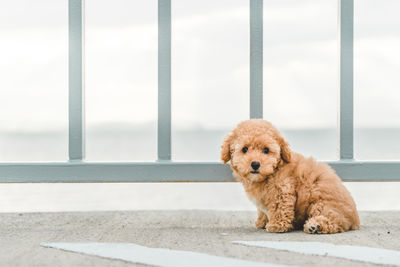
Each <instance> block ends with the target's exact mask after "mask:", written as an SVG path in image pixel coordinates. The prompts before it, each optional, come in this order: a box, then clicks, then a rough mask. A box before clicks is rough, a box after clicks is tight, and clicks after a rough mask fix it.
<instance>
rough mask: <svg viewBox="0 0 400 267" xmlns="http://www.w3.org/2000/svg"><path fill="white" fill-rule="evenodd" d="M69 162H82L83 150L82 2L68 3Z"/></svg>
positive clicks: (75, 0) (74, 0)
mask: <svg viewBox="0 0 400 267" xmlns="http://www.w3.org/2000/svg"><path fill="white" fill-rule="evenodd" d="M68 27H69V30H68V32H69V56H68V58H69V72H68V76H69V77H68V82H69V160H82V159H84V155H85V152H84V150H85V148H84V117H83V114H84V112H83V108H84V88H83V84H84V81H83V39H84V37H83V34H84V24H83V0H69V1H68Z"/></svg>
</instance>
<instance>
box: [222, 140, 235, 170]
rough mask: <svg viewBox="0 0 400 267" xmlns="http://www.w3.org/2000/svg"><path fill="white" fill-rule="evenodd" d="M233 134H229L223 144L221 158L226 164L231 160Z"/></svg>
mask: <svg viewBox="0 0 400 267" xmlns="http://www.w3.org/2000/svg"><path fill="white" fill-rule="evenodd" d="M232 139H233V138H232V134H228V135H227V136H226V137H225V139H224V142H223V143H222V146H221V160H222V162H223V163H224V164H225V163H227V162H228V161H230V160H231V142H232Z"/></svg>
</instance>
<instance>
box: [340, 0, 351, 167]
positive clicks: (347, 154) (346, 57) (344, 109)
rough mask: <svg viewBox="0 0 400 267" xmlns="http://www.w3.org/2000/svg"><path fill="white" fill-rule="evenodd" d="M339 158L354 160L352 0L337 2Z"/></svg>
mask: <svg viewBox="0 0 400 267" xmlns="http://www.w3.org/2000/svg"><path fill="white" fill-rule="evenodd" d="M338 21H339V51H340V52H339V53H340V56H339V76H340V78H339V79H340V82H339V83H340V85H339V86H340V88H339V116H338V119H339V122H338V124H339V157H340V159H341V160H352V159H353V158H354V118H353V117H354V99H353V73H354V69H353V46H354V36H353V28H354V0H339V18H338Z"/></svg>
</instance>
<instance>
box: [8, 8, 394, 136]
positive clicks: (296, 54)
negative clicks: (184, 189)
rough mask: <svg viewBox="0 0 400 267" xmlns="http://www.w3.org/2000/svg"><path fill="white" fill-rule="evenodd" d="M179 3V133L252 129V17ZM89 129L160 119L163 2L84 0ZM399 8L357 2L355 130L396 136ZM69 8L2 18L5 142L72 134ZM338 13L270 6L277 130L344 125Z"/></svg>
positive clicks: (175, 76) (175, 85)
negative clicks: (11, 137) (8, 134)
mask: <svg viewBox="0 0 400 267" xmlns="http://www.w3.org/2000/svg"><path fill="white" fill-rule="evenodd" d="M248 3H249V2H248V1H244V0H235V1H228V0H219V1H211V0H207V1H197V0H190V1H188V0H173V2H172V103H173V110H172V111H173V113H172V114H173V115H172V116H173V118H172V119H173V127H174V128H176V129H195V128H196V127H200V128H204V129H229V128H232V127H233V126H234V125H236V124H237V122H239V121H241V120H244V119H247V118H248V113H249V112H248V110H249V96H248V91H249V7H248ZM85 8H86V14H85V22H86V36H85V38H86V58H85V61H86V81H85V82H86V123H87V127H88V128H90V127H95V126H96V125H97V126H99V125H102V124H103V125H106V124H108V123H120V124H121V125H144V124H152V123H154V122H155V121H156V119H157V117H156V116H157V1H156V0H151V1H129V0H118V1H113V4H112V5H111V4H110V1H108V0H101V1H94V0H86V7H85ZM399 8H400V2H398V1H394V0H385V1H384V4H382V3H381V4H379V5H378V4H377V2H376V1H373V0H368V1H367V0H365V1H357V0H356V1H355V50H354V51H355V61H354V65H355V78H354V88H355V99H356V100H355V105H354V108H355V126H356V127H382V128H385V127H393V128H396V127H397V128H398V127H400V108H399V105H398V103H399V101H400V90H398V87H399V86H400V77H399V75H398V73H399V71H400V53H399V51H398V47H400V31H399V30H398V29H399V28H400V27H399V26H400V18H399V17H398V16H397V14H396V10H398V9H399ZM67 15H68V14H67V1H66V0H58V1H50V0H41V1H35V2H34V3H33V2H32V1H29V0H18V1H8V2H7V3H6V4H4V5H3V8H2V9H1V10H0V33H1V35H2V42H1V43H0V58H1V59H2V60H1V61H0V73H1V79H0V86H1V88H2V89H1V90H0V132H1V131H20V132H29V131H34V132H37V131H50V130H51V131H54V130H65V129H66V128H67V124H68V121H67V119H68V118H67V115H68V106H67V96H68V92H67V90H68V79H67V78H68V77H67V75H68V73H67V72H68V58H67V51H68V47H67V44H68V31H67V22H68V21H67V19H68V17H67ZM337 58H338V54H337V1H336V0H326V1H317V0H304V1H294V0H285V1H278V0H273V1H272V0H268V1H264V117H265V119H267V120H270V121H272V122H273V123H274V124H275V125H276V126H278V127H279V128H285V129H287V128H289V129H302V128H334V127H336V124H337V94H338V93H337V88H338V66H337V64H338V62H337Z"/></svg>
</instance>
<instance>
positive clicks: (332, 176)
mask: <svg viewBox="0 0 400 267" xmlns="http://www.w3.org/2000/svg"><path fill="white" fill-rule="evenodd" d="M221 159H222V161H223V162H224V163H227V162H228V161H230V162H231V164H230V166H231V168H232V170H233V176H234V177H235V178H236V179H237V180H238V181H240V182H241V183H242V184H243V187H244V189H245V190H246V193H247V196H248V197H249V199H250V200H251V201H252V202H254V203H255V205H256V206H257V210H258V218H257V220H256V222H255V225H256V227H257V228H266V229H267V231H268V232H287V231H291V230H293V229H301V228H303V229H304V232H306V233H311V234H320V233H322V234H333V233H338V232H344V231H348V230H355V229H358V228H359V227H360V220H359V218H358V213H357V209H356V205H355V203H354V200H353V199H352V197H351V196H350V193H349V191H347V189H346V188H345V187H344V186H343V184H342V182H341V179H340V178H339V176H338V175H337V174H336V173H335V171H334V170H333V169H332V168H331V167H330V166H329V165H328V164H326V163H321V162H316V161H315V160H314V159H313V158H305V157H304V156H302V155H300V154H298V153H295V152H293V151H291V150H290V148H289V145H288V143H287V142H286V141H285V139H284V138H283V137H282V135H281V134H280V133H279V132H278V130H277V129H276V128H275V127H274V126H272V124H270V123H269V122H267V121H264V120H261V119H252V120H248V121H244V122H242V123H240V124H239V125H238V126H237V127H236V129H234V130H233V132H232V133H231V134H229V135H228V136H227V137H226V138H225V140H224V143H223V145H222V151H221Z"/></svg>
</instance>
